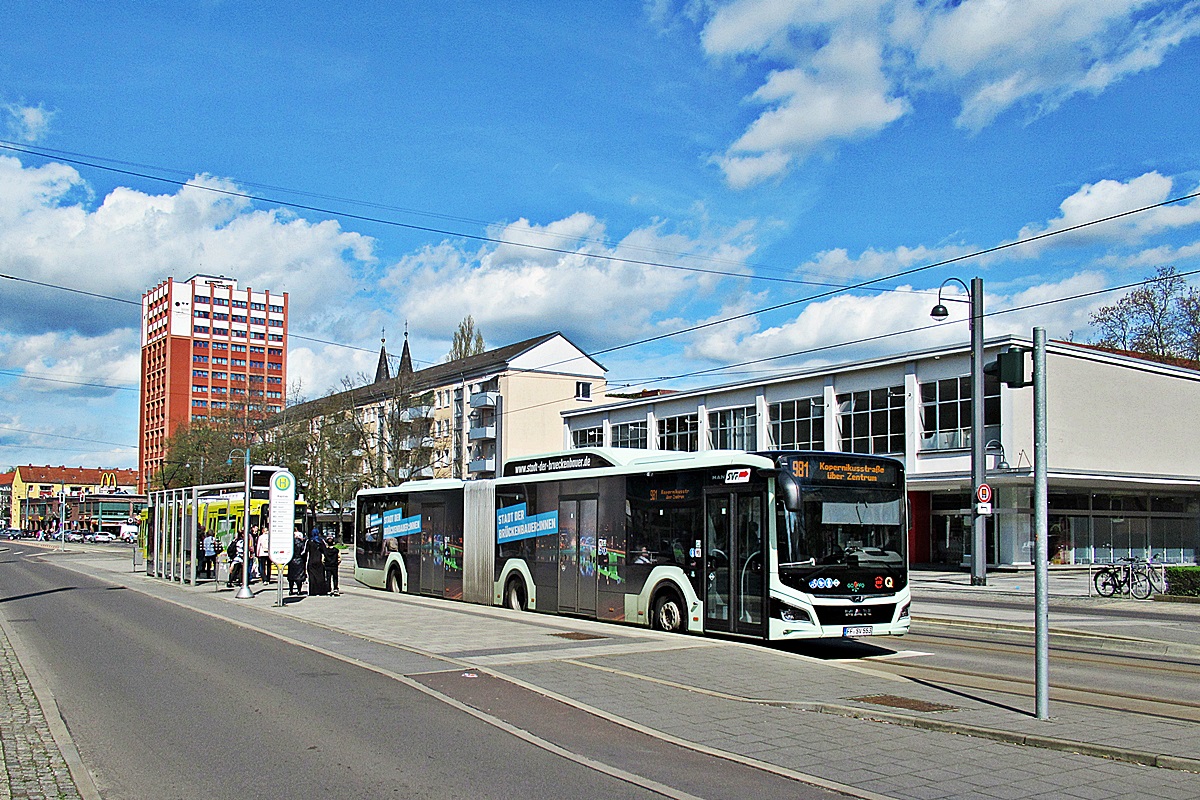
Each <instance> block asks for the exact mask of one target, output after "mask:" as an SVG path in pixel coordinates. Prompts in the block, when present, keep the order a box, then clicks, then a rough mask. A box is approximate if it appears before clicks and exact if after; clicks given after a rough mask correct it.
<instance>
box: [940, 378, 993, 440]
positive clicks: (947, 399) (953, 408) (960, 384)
mask: <svg viewBox="0 0 1200 800" xmlns="http://www.w3.org/2000/svg"><path fill="white" fill-rule="evenodd" d="M921 428H922V434H921V449H922V450H953V449H957V448H967V447H970V446H971V378H970V377H969V376H964V377H961V378H945V379H943V380H940V381H929V382H928V383H922V384H921ZM999 438H1000V378H999V377H998V376H996V375H984V376H983V441H984V443H985V444H986V443H987V442H989V441H991V440H992V439H999Z"/></svg>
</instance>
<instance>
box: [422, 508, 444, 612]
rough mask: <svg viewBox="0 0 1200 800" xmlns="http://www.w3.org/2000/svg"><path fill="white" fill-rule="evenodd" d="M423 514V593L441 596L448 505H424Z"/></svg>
mask: <svg viewBox="0 0 1200 800" xmlns="http://www.w3.org/2000/svg"><path fill="white" fill-rule="evenodd" d="M421 515H422V516H423V517H424V519H423V520H422V521H421V593H422V594H432V595H437V596H438V597H441V596H442V593H443V591H444V587H445V579H446V570H445V567H444V566H443V565H444V563H445V558H446V552H445V537H446V507H445V506H443V505H422V508H421Z"/></svg>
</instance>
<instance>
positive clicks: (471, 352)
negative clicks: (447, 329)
mask: <svg viewBox="0 0 1200 800" xmlns="http://www.w3.org/2000/svg"><path fill="white" fill-rule="evenodd" d="M485 349H486V347H485V345H484V343H483V334H482V333H481V332H479V331H477V330H476V329H475V319H474V317H472V316H471V315H470V314H468V315H467V316H466V318H465V319H464V320H463V321H462V322H460V323H458V330H456V331H455V332H454V339H453V340H452V341H451V342H450V352H449V354H447V356H446V360H447V361H458V360H459V359H460V358H466V357H467V356H477V355H479V354H480V353H482V352H483V351H484V350H485Z"/></svg>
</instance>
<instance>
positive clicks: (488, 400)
mask: <svg viewBox="0 0 1200 800" xmlns="http://www.w3.org/2000/svg"><path fill="white" fill-rule="evenodd" d="M499 402H500V393H499V392H476V393H475V394H473V395H471V408H495V407H496V404H497V403H499Z"/></svg>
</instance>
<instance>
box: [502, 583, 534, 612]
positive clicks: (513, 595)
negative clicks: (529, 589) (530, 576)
mask: <svg viewBox="0 0 1200 800" xmlns="http://www.w3.org/2000/svg"><path fill="white" fill-rule="evenodd" d="M504 605H506V606H508V607H509V608H511V609H512V610H513V611H524V610H525V608H526V606H527V605H528V599H527V595H526V594H525V582H524V581H522V580H521V579H520V578H513V579H512V580H510V581H509V582H508V583H507V584H506V585H505V587H504Z"/></svg>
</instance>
